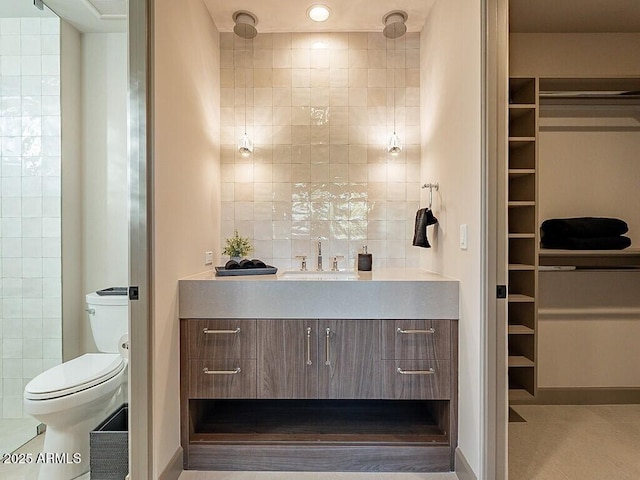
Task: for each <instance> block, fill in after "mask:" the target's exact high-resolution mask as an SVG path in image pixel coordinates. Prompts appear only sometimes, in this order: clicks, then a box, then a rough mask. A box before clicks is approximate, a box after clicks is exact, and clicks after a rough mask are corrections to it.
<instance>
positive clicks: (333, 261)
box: [331, 255, 344, 272]
mask: <svg viewBox="0 0 640 480" xmlns="http://www.w3.org/2000/svg"><path fill="white" fill-rule="evenodd" d="M343 258H344V255H334V256H333V257H331V271H332V272H337V271H338V259H343Z"/></svg>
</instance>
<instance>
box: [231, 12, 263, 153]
mask: <svg viewBox="0 0 640 480" xmlns="http://www.w3.org/2000/svg"><path fill="white" fill-rule="evenodd" d="M233 21H234V22H235V26H234V27H233V31H234V33H235V34H236V35H238V36H239V37H240V38H244V39H245V40H249V41H251V51H250V52H249V54H248V55H249V58H250V60H251V65H253V38H254V37H255V36H256V35H257V34H258V30H256V25H257V23H258V18H257V17H256V16H255V15H254V14H253V13H251V12H247V11H244V10H239V11H237V12H235V13H234V14H233ZM247 70H248V67H247V68H245V76H244V134H243V135H242V136H241V137H240V139H239V140H238V152H239V153H240V155H242V156H243V157H249V156H251V154H252V153H253V143H252V142H251V139H250V138H249V135H247V83H248V80H247V74H246V72H247Z"/></svg>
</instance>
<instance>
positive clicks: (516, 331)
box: [509, 325, 535, 335]
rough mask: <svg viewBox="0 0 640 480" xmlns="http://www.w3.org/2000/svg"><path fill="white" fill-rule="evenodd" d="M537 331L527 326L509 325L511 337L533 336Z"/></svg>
mask: <svg viewBox="0 0 640 480" xmlns="http://www.w3.org/2000/svg"><path fill="white" fill-rule="evenodd" d="M534 333H535V330H534V329H533V328H529V327H527V326H525V325H509V335H533V334H534Z"/></svg>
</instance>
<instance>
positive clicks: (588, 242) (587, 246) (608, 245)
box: [540, 236, 631, 250]
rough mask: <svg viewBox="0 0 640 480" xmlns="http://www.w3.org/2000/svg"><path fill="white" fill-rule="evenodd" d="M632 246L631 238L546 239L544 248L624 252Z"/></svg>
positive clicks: (541, 243) (542, 242) (543, 243)
mask: <svg viewBox="0 0 640 480" xmlns="http://www.w3.org/2000/svg"><path fill="white" fill-rule="evenodd" d="M629 245H631V239H630V238H629V237H622V236H615V237H592V238H578V237H544V238H543V239H542V241H541V242H540V246H541V247H542V248H563V249H567V250H623V249H625V248H627V247H628V246H629Z"/></svg>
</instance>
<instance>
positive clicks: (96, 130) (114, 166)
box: [82, 33, 129, 350]
mask: <svg viewBox="0 0 640 480" xmlns="http://www.w3.org/2000/svg"><path fill="white" fill-rule="evenodd" d="M127 48H128V46H127V35H126V34H124V33H85V34H83V35H82V190H83V197H82V219H83V230H82V231H83V236H82V237H83V238H82V240H83V247H82V252H83V254H82V264H83V289H82V297H83V298H82V302H83V303H82V305H84V294H85V293H88V292H92V291H95V290H99V289H101V288H105V287H112V286H125V285H128V278H129V274H128V271H129V270H128V268H129V248H128V239H129V233H128V232H129V219H128V214H127V212H128V205H127V201H128V183H127V160H128V159H127V81H128V73H127V68H128V64H127ZM85 323H86V318H85ZM84 340H85V349H86V350H91V349H92V348H93V345H94V343H93V338H92V337H91V331H90V329H86V328H85V339H84Z"/></svg>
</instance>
